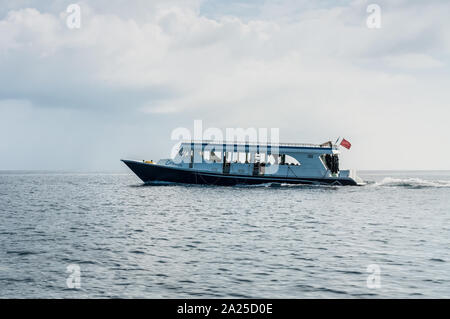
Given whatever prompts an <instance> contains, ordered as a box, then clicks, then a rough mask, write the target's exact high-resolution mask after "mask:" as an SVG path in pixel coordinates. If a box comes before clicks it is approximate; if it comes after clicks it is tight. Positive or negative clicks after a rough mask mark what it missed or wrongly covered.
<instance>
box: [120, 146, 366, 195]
mask: <svg viewBox="0 0 450 319" xmlns="http://www.w3.org/2000/svg"><path fill="white" fill-rule="evenodd" d="M339 154H340V149H339V145H336V144H333V143H332V142H326V143H323V144H297V143H266V144H261V143H250V142H217V141H183V142H181V143H179V146H178V151H177V152H176V154H175V155H174V156H173V157H172V158H167V159H162V160H159V161H158V162H156V163H155V162H153V161H145V160H140V161H138V160H125V159H122V160H121V161H122V162H123V163H125V164H126V165H127V166H128V167H129V168H130V169H131V170H132V171H133V172H134V173H135V174H136V175H137V176H138V177H139V178H140V179H141V180H142V181H143V182H144V183H147V184H151V183H161V182H163V183H186V184H209V185H230V186H231V185H241V184H242V185H254V184H265V183H280V184H310V185H363V184H364V182H363V180H362V179H361V178H359V177H358V176H357V175H356V171H355V170H340V168H339Z"/></svg>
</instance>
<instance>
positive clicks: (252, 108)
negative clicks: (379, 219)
mask: <svg viewBox="0 0 450 319" xmlns="http://www.w3.org/2000/svg"><path fill="white" fill-rule="evenodd" d="M72 3H74V2H73V0H72V1H65V0H54V1H36V0H16V1H8V0H0V136H1V139H0V170H89V171H91V170H92V171H101V170H124V171H126V168H125V167H124V166H123V164H122V163H120V161H119V160H120V159H121V158H128V159H147V160H149V159H153V160H157V159H159V158H166V157H169V155H170V151H171V149H172V147H173V145H174V144H175V143H176V141H173V140H171V132H172V131H173V130H174V129H176V128H178V127H186V128H188V129H191V130H192V129H193V123H194V120H202V121H203V127H204V128H208V127H217V128H220V129H223V130H225V128H252V127H253V128H279V131H280V140H281V141H283V142H305V143H322V142H325V141H328V140H333V141H334V140H336V139H337V138H338V137H339V136H340V137H345V138H346V139H348V140H349V141H350V142H351V143H352V148H351V149H350V150H349V151H347V150H345V149H344V150H343V151H342V157H341V163H342V164H341V166H342V167H343V168H355V169H374V170H377V169H408V170H409V169H429V170H432V169H442V170H444V169H450V161H449V160H448V159H449V158H450V147H449V146H450V145H449V138H450V126H449V124H448V122H449V118H450V108H449V106H450V90H449V88H450V68H449V62H450V58H449V53H450V19H449V18H448V17H449V16H448V13H449V12H450V1H447V0H442V1H438V0H431V1H419V0H417V1H415V0H409V1H406V0H397V1H378V0H371V1H364V0H354V1H329V0H328V1H319V0H318V1H306V0H305V1H303V0H295V1H294V0H273V1H255V0H248V1H236V0H234V1H226V2H225V1H219V0H184V1H176V0H175V1H173V0H169V1H167V0H164V1H149V0H129V1H124V0H123V1H120V0H96V1H79V2H76V3H77V4H78V5H79V6H80V8H81V25H80V28H75V29H71V28H69V27H68V26H67V23H66V21H67V18H68V16H69V13H67V12H66V9H67V7H68V6H69V5H70V4H72ZM373 3H375V4H377V5H378V6H379V7H380V9H381V12H380V13H381V14H380V18H381V20H380V22H381V23H380V28H368V26H367V23H366V22H367V19H368V17H369V16H370V14H371V13H368V12H367V7H368V5H369V4H373Z"/></svg>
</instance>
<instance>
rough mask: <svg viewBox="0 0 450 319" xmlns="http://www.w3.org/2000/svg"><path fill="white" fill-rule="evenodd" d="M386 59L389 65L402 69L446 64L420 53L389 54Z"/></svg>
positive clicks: (426, 67) (428, 67)
mask: <svg viewBox="0 0 450 319" xmlns="http://www.w3.org/2000/svg"><path fill="white" fill-rule="evenodd" d="M385 60H386V63H387V64H388V65H389V66H391V67H396V68H402V69H430V68H438V67H442V66H444V64H443V63H442V62H441V61H439V60H437V59H435V58H433V57H431V56H429V55H426V54H418V53H410V54H400V55H394V56H387V57H386V58H385Z"/></svg>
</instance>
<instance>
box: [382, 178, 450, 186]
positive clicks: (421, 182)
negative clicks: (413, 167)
mask: <svg viewBox="0 0 450 319" xmlns="http://www.w3.org/2000/svg"><path fill="white" fill-rule="evenodd" d="M374 186H398V187H411V188H423V187H438V188H442V187H444V188H445V187H450V181H448V180H425V179H421V178H412V177H411V178H394V177H385V178H383V180H382V181H381V182H377V183H375V184H374Z"/></svg>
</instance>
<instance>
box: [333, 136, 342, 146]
mask: <svg viewBox="0 0 450 319" xmlns="http://www.w3.org/2000/svg"><path fill="white" fill-rule="evenodd" d="M340 138H341V137H340V136H339V137H338V138H337V140H336V142H335V143H334V145H337V142H338V141H339V139H340Z"/></svg>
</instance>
